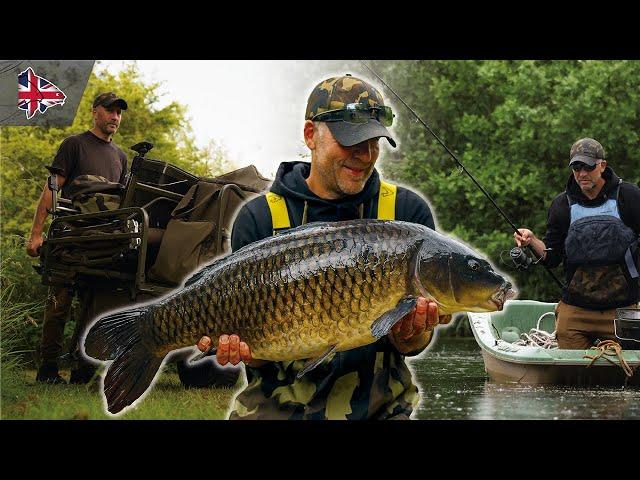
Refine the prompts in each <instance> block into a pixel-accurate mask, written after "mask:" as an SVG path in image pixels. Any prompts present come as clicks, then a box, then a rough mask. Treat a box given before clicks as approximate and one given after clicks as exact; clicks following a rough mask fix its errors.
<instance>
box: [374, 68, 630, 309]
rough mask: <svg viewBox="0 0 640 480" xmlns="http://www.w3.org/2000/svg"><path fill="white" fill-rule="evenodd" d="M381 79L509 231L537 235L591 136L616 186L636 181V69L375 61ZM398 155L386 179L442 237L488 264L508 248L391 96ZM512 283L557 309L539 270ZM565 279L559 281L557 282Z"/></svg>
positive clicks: (505, 233) (492, 220)
mask: <svg viewBox="0 0 640 480" xmlns="http://www.w3.org/2000/svg"><path fill="white" fill-rule="evenodd" d="M375 68H376V69H377V71H379V72H380V73H381V75H382V76H383V78H384V79H385V81H387V82H388V83H389V84H390V85H391V86H392V88H393V89H394V90H395V91H396V92H398V93H399V94H400V95H401V96H402V97H403V99H404V100H405V101H406V102H407V103H408V104H409V105H410V106H412V108H414V110H416V111H417V113H418V114H419V115H420V116H421V117H422V118H423V120H424V121H426V123H427V124H429V126H430V127H431V128H432V129H433V130H434V132H435V133H436V134H437V135H438V136H439V137H440V138H441V139H442V140H443V141H444V143H445V144H446V145H447V146H448V147H449V148H450V149H451V150H452V151H453V152H454V153H455V154H456V155H457V156H458V158H459V159H460V161H461V162H462V163H463V164H464V165H465V167H466V168H467V170H468V171H469V172H470V173H471V174H472V175H473V176H474V177H475V178H476V179H477V180H478V181H479V183H480V184H481V185H483V186H484V187H485V189H486V190H487V191H488V192H489V194H490V195H491V196H492V197H493V198H494V199H495V201H496V202H497V203H498V205H499V206H500V207H501V208H502V209H503V210H504V212H505V213H506V214H507V215H508V216H509V217H510V219H511V220H512V221H513V222H514V223H515V224H516V225H517V226H519V227H520V226H522V227H528V228H530V229H531V230H533V231H534V232H536V234H538V236H540V237H542V236H543V235H544V233H545V230H546V217H547V210H548V208H549V206H550V204H551V201H552V199H553V198H554V197H555V196H556V195H557V194H559V193H560V192H562V191H563V190H564V188H565V185H566V182H567V179H568V178H569V175H570V173H569V170H568V168H567V164H568V156H569V149H570V147H571V145H572V144H573V142H574V141H576V140H577V139H579V138H583V137H592V138H595V139H597V140H599V141H600V143H602V145H603V146H604V147H605V150H606V152H607V159H608V160H609V162H610V165H611V167H612V168H613V169H614V170H615V171H616V173H618V175H620V176H621V177H622V178H623V179H625V180H627V181H629V182H633V183H637V182H638V181H639V180H640V169H638V158H639V157H640V142H638V132H639V131H640V62H637V61H415V62H376V63H375ZM385 98H386V99H388V100H389V102H390V103H392V104H393V106H394V110H395V111H396V114H397V117H396V120H397V125H396V126H395V127H394V131H395V134H396V136H397V140H399V142H400V145H399V148H398V149H397V151H394V152H392V153H391V155H390V156H388V157H387V159H386V163H384V164H383V168H384V172H385V174H386V175H387V176H388V177H391V178H394V179H395V180H396V181H399V182H401V183H404V184H406V185H409V186H413V187H415V188H416V189H418V190H420V191H422V192H423V193H424V194H425V196H426V197H427V198H428V199H429V200H430V202H431V205H432V206H433V208H434V210H435V212H436V215H437V217H436V218H437V221H438V225H439V228H440V229H442V230H445V231H447V232H451V233H453V234H454V235H456V236H457V237H459V238H460V239H462V240H464V241H466V242H468V243H470V244H471V245H473V246H474V247H475V248H477V249H479V250H481V251H484V252H485V253H486V254H487V255H489V256H490V257H491V258H492V260H493V261H494V263H495V264H496V265H501V262H500V253H501V252H505V253H508V252H506V251H508V250H509V249H510V248H511V247H513V246H514V244H513V240H512V230H511V228H510V227H509V226H508V224H507V223H506V222H505V220H504V219H503V218H502V217H501V216H500V215H499V214H498V212H497V211H496V210H495V208H493V206H492V205H491V204H490V202H489V201H488V200H487V199H486V198H485V197H484V196H483V195H482V193H481V192H480V191H479V189H478V188H477V187H476V186H475V185H474V184H473V182H472V181H471V180H470V179H469V178H468V176H467V175H466V174H464V173H462V172H460V171H458V169H457V167H456V165H455V162H454V161H453V159H452V158H451V157H449V155H448V154H447V153H446V152H445V150H444V149H443V148H442V147H441V146H440V145H439V144H438V143H437V142H436V140H435V139H434V138H433V137H432V136H431V135H430V134H429V133H428V132H427V131H426V130H425V129H424V128H423V127H422V126H421V125H419V124H417V123H416V122H415V121H414V119H413V117H412V116H411V115H410V113H409V112H408V111H407V110H406V109H405V108H404V107H403V106H402V105H401V104H400V102H399V101H397V100H396V99H395V98H394V97H393V96H392V94H391V93H390V92H385ZM503 270H505V271H506V273H510V274H511V275H512V276H513V278H514V280H516V282H517V285H518V287H519V289H520V291H521V292H520V298H535V299H538V300H546V301H552V300H557V298H558V295H559V291H558V288H557V286H556V285H555V283H554V282H553V280H552V279H551V277H549V276H548V275H547V274H546V272H544V271H543V269H542V268H541V267H540V268H536V269H535V271H533V272H527V273H522V272H513V271H510V270H509V269H508V268H504V267H503ZM557 273H559V274H560V275H562V272H557Z"/></svg>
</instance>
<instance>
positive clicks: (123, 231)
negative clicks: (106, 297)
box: [35, 142, 198, 298]
mask: <svg viewBox="0 0 640 480" xmlns="http://www.w3.org/2000/svg"><path fill="white" fill-rule="evenodd" d="M151 148H153V145H151V144H150V143H148V142H141V143H139V144H136V145H134V146H133V147H132V150H134V151H136V153H137V155H136V156H135V157H134V158H133V161H132V163H131V170H130V173H129V177H128V181H127V186H126V188H125V190H124V194H123V195H122V200H121V202H120V206H119V208H118V209H116V210H108V211H101V212H97V213H84V214H81V213H78V210H77V209H75V208H74V207H73V205H72V204H71V202H70V201H68V200H66V199H61V198H59V197H57V188H55V187H56V185H55V184H54V185H51V180H50V188H51V187H54V188H52V192H53V195H54V206H53V211H52V212H51V213H52V214H53V215H54V220H53V221H52V223H51V227H50V228H49V232H48V236H47V240H46V241H45V243H44V244H43V246H42V249H41V255H40V258H41V265H38V266H37V267H35V268H36V271H38V273H40V274H41V275H42V282H43V284H45V285H60V286H67V287H72V286H74V285H75V284H76V282H77V280H78V276H79V275H80V276H83V277H94V278H103V279H112V280H117V281H118V282H119V283H122V284H124V285H126V286H127V287H129V289H130V292H131V296H132V298H134V297H135V296H136V295H137V294H138V293H139V292H146V293H150V294H153V295H160V294H162V293H164V292H166V291H167V290H169V289H170V286H168V285H162V284H158V282H154V283H150V282H149V281H148V280H147V271H148V268H149V265H150V264H152V263H153V257H154V254H157V245H158V244H159V243H160V242H161V239H162V234H163V231H164V228H166V225H167V223H168V221H169V219H170V218H171V211H172V210H173V208H174V207H175V206H176V205H177V204H178V203H179V202H180V200H181V199H182V197H183V195H184V193H185V192H187V191H188V190H189V188H190V187H191V186H192V185H194V184H195V183H196V182H197V180H198V178H197V177H195V176H193V175H191V174H189V173H187V172H185V171H184V170H181V169H180V168H177V167H175V166H173V165H170V164H168V163H166V162H162V161H159V160H153V159H148V158H145V155H146V153H147V152H148V151H149V150H151ZM50 171H52V170H51V169H50ZM55 173H59V172H55V171H52V176H53V177H54V182H55V175H54V174H55Z"/></svg>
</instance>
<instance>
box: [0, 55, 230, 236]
mask: <svg viewBox="0 0 640 480" xmlns="http://www.w3.org/2000/svg"><path fill="white" fill-rule="evenodd" d="M160 86H161V83H158V82H154V83H145V82H144V81H142V79H141V76H140V73H139V72H138V69H137V67H136V64H135V63H132V64H129V65H127V67H126V68H125V69H124V70H122V71H121V72H120V73H118V74H117V75H112V74H111V73H109V72H106V71H98V72H97V73H96V72H95V71H94V73H92V75H91V77H90V79H89V82H88V85H87V88H86V90H85V92H84V95H83V97H82V100H81V101H80V105H79V107H78V111H77V113H76V117H75V120H74V122H73V124H72V125H71V126H69V127H64V128H54V127H50V128H45V127H3V128H2V130H1V132H0V135H1V136H0V142H1V143H0V145H1V152H0V162H1V163H2V170H1V172H0V179H1V180H2V187H3V191H2V197H1V202H2V203H1V207H2V217H3V218H2V220H3V222H2V234H3V245H4V237H5V236H11V235H18V236H26V235H28V233H29V230H30V227H31V221H32V218H33V213H34V211H35V206H36V204H37V201H38V199H39V197H40V193H41V192H42V188H43V185H44V183H45V181H46V176H47V175H48V174H47V172H46V170H45V169H44V168H43V167H44V166H45V165H51V162H52V161H53V158H54V156H55V154H56V151H57V150H58V147H59V146H60V143H61V142H62V140H63V139H65V138H66V137H68V136H70V135H75V134H78V133H82V132H83V131H86V130H88V129H90V128H91V127H92V126H93V120H92V115H91V107H92V103H93V100H94V98H95V97H96V96H97V95H98V94H99V93H101V92H106V91H114V92H117V93H118V95H120V96H122V97H123V98H125V99H126V100H127V103H128V105H129V108H128V110H126V111H124V112H123V114H122V123H121V125H120V128H119V130H118V132H117V133H116V134H115V135H114V137H113V140H114V142H115V143H116V144H117V145H119V146H120V147H121V148H122V149H123V150H124V151H125V152H126V153H127V154H128V155H130V158H132V157H133V152H132V151H130V150H129V147H130V146H131V145H134V144H136V143H138V142H140V141H143V140H147V141H150V142H151V143H153V145H154V149H153V150H152V151H151V153H150V154H149V155H148V156H149V157H150V158H155V159H160V160H163V161H167V162H169V163H171V164H173V165H176V166H178V167H180V168H183V169H185V170H187V171H189V172H191V173H193V174H195V175H198V176H208V177H212V176H215V175H217V174H220V173H223V172H225V171H229V170H231V169H232V167H231V166H230V165H229V163H228V162H227V161H226V160H225V159H224V157H225V156H226V155H225V153H224V151H223V150H222V149H220V148H219V147H218V146H217V145H216V144H215V143H211V144H210V145H209V146H207V147H205V148H203V149H200V148H198V147H197V146H196V144H195V140H194V137H193V134H192V130H191V127H190V124H189V118H188V117H187V108H186V107H185V106H184V105H180V104H179V103H177V102H171V103H169V104H168V105H166V106H164V107H162V108H160V106H159V104H160V102H161V100H162V99H161V96H160V94H159V93H158V90H159V88H160Z"/></svg>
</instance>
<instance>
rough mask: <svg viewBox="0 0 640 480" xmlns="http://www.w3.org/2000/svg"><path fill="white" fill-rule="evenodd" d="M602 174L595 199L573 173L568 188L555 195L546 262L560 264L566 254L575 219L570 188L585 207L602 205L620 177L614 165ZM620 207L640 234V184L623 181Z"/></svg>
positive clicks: (623, 218)
mask: <svg viewBox="0 0 640 480" xmlns="http://www.w3.org/2000/svg"><path fill="white" fill-rule="evenodd" d="M602 178H604V180H605V184H604V186H603V187H602V189H601V190H600V193H598V196H597V197H596V198H594V199H590V198H589V197H587V196H586V195H585V194H584V193H582V189H581V188H580V186H579V185H578V183H577V182H576V181H575V179H574V178H573V174H571V175H570V176H569V180H568V181H567V189H566V190H565V191H564V192H562V193H561V194H560V195H558V196H557V197H556V198H554V199H553V202H552V203H551V208H549V213H548V215H547V234H546V235H545V237H544V239H543V241H544V244H545V245H546V247H547V248H551V249H552V250H551V251H550V252H548V253H547V258H546V259H545V262H544V263H545V264H546V265H549V266H550V267H557V266H558V265H559V264H560V262H562V261H563V260H564V258H565V251H564V241H565V239H566V238H567V233H568V231H569V225H570V222H571V221H570V208H569V201H568V199H567V192H568V193H569V195H571V197H572V198H573V199H574V200H575V201H577V202H578V203H579V204H580V205H583V206H585V207H597V206H600V205H602V204H603V203H604V202H606V201H607V199H608V198H609V196H610V194H611V193H612V192H613V191H614V190H615V188H616V186H617V185H618V182H619V181H620V178H619V177H618V176H617V175H616V174H615V172H614V171H613V170H612V169H611V167H607V168H605V170H604V172H603V173H602ZM618 210H619V212H620V219H621V220H622V221H623V222H624V224H625V225H627V226H628V227H629V228H631V229H632V230H633V231H634V232H635V233H636V235H640V188H638V187H637V186H636V185H634V184H632V183H627V182H623V183H621V184H620V192H619V194H618Z"/></svg>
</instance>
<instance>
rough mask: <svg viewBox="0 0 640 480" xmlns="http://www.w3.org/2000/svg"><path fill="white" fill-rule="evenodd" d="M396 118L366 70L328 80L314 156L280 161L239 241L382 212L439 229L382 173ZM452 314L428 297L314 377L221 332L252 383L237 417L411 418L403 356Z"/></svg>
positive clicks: (227, 358) (318, 95) (317, 95)
mask: <svg viewBox="0 0 640 480" xmlns="http://www.w3.org/2000/svg"><path fill="white" fill-rule="evenodd" d="M363 105H364V107H363ZM349 116H351V118H349ZM392 117H393V114H392V113H391V109H390V108H389V107H387V106H385V105H384V100H383V98H382V96H381V94H380V93H379V92H378V91H377V90H376V89H375V88H374V87H372V86H371V85H369V84H368V83H366V82H364V81H362V80H360V79H357V78H355V77H352V76H350V75H347V76H343V77H334V78H329V79H327V80H325V81H323V82H321V83H319V84H318V85H317V86H316V87H315V88H314V90H313V91H312V92H311V95H310V96H309V100H308V102H307V109H306V114H305V123H304V140H305V143H306V145H307V147H308V148H309V150H311V163H308V162H285V163H282V164H281V165H280V168H279V170H278V172H277V174H276V180H275V181H274V183H273V185H272V187H271V191H270V192H269V193H268V194H267V195H266V196H262V197H259V198H257V199H255V200H253V201H251V202H249V203H248V204H246V205H245V206H244V207H243V208H242V209H241V210H240V212H239V213H238V216H237V218H236V221H235V224H234V227H233V234H232V249H233V250H234V251H235V250H238V249H239V248H241V247H243V246H245V245H247V244H249V243H251V242H255V241H257V240H260V239H262V238H265V237H268V236H270V235H272V234H277V233H278V232H281V231H285V230H286V229H288V228H291V227H297V226H299V225H303V224H306V223H308V222H318V221H340V220H355V219H359V218H378V219H385V220H403V221H407V222H413V223H419V224H422V225H425V226H427V227H429V228H431V229H435V225H434V220H433V217H432V214H431V211H430V209H429V206H428V205H427V203H426V202H425V201H424V200H423V199H422V198H421V197H420V196H418V195H416V194H415V193H414V192H412V191H410V190H407V189H405V188H402V187H396V186H395V185H391V184H388V183H386V182H384V181H382V180H381V179H380V177H379V175H378V172H377V171H376V169H375V168H374V167H375V163H376V160H377V159H378V154H379V145H378V141H379V139H380V137H385V138H386V139H387V140H388V142H389V143H390V144H391V145H392V146H393V147H395V146H396V143H395V141H394V140H393V138H392V137H391V135H390V133H389V131H388V130H387V128H386V126H389V125H390V124H391V119H392ZM450 319H451V316H450V315H445V316H439V315H438V306H437V304H436V303H434V302H428V301H427V299H425V298H424V297H419V299H418V303H417V305H416V307H415V309H413V311H411V312H410V313H409V314H408V315H407V316H405V317H404V319H403V320H402V322H400V323H398V324H396V325H395V326H394V328H393V329H392V331H391V332H390V333H389V334H388V335H387V336H386V337H384V338H382V339H380V340H379V341H377V342H376V343H373V344H370V345H367V346H364V347H360V348H356V349H352V350H348V351H344V352H338V353H335V354H334V355H331V356H330V357H328V358H327V359H326V360H325V361H324V362H323V363H322V364H321V365H319V366H318V367H316V369H315V371H314V372H313V376H311V375H307V376H304V377H302V378H300V379H297V378H296V373H297V372H298V371H299V370H300V369H301V368H302V365H303V364H304V362H302V361H294V362H291V361H289V362H266V361H260V360H253V361H252V359H251V350H250V345H247V344H246V343H245V342H243V341H242V339H241V338H239V337H238V335H235V334H234V332H229V334H230V335H222V336H221V337H220V339H219V341H218V348H217V354H216V355H217V359H218V362H219V363H220V364H221V365H225V364H227V363H231V364H233V365H236V364H238V363H239V362H240V361H241V360H242V361H244V362H245V364H246V367H247V368H246V373H247V380H248V382H249V385H248V387H247V388H246V389H245V390H244V391H243V392H241V393H240V394H239V395H238V397H237V399H236V405H235V408H234V411H233V412H232V413H231V417H230V418H231V419H277V418H280V419H286V418H288V419H325V418H327V419H336V418H348V419H362V418H378V419H389V418H393V419H408V418H409V415H410V414H411V412H412V409H413V405H414V404H415V403H416V401H417V399H418V389H417V387H416V385H415V384H414V383H413V381H412V378H411V373H410V372H409V369H408V368H407V365H406V363H405V361H404V357H405V356H414V355H417V354H419V353H420V352H422V351H423V350H424V349H425V348H426V347H427V345H428V344H429V342H430V341H431V339H432V336H433V328H434V327H435V326H436V325H437V324H438V323H448V322H449V320H450ZM210 343H211V340H210V339H209V338H208V337H204V339H203V340H202V341H201V342H200V343H199V345H198V346H199V348H200V349H206V348H207V347H209V346H210Z"/></svg>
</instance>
